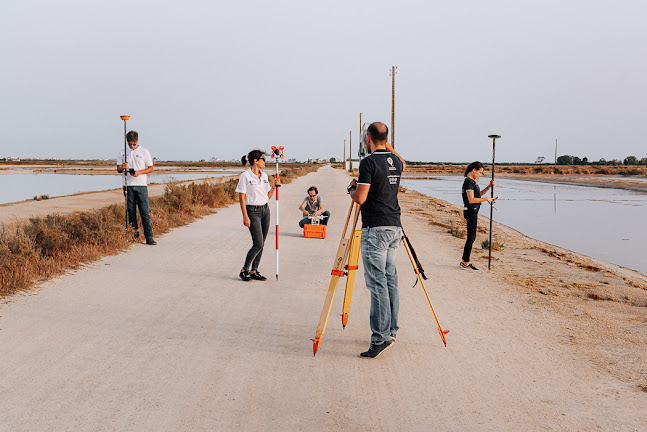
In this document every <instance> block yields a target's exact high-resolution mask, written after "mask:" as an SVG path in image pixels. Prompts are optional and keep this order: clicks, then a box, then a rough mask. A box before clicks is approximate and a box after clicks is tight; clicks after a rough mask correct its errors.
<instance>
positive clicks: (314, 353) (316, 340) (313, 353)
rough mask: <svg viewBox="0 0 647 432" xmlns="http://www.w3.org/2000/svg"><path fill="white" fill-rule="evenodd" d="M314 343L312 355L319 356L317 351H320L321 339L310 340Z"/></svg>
mask: <svg viewBox="0 0 647 432" xmlns="http://www.w3.org/2000/svg"><path fill="white" fill-rule="evenodd" d="M310 340H311V341H312V355H313V356H316V355H317V350H319V344H321V338H319V337H316V338H314V339H310Z"/></svg>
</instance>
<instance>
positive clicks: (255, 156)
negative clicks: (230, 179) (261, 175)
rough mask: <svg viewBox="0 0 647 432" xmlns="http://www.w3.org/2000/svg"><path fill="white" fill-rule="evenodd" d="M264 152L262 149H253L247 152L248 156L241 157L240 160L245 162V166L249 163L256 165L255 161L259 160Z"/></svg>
mask: <svg viewBox="0 0 647 432" xmlns="http://www.w3.org/2000/svg"><path fill="white" fill-rule="evenodd" d="M264 154H265V152H263V151H261V150H252V151H250V152H249V153H248V154H247V156H243V157H242V158H240V162H241V163H242V164H243V166H245V165H247V164H248V163H249V164H250V165H254V161H257V160H259V159H260V158H261V156H263V155H264Z"/></svg>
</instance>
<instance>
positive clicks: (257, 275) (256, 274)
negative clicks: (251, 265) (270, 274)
mask: <svg viewBox="0 0 647 432" xmlns="http://www.w3.org/2000/svg"><path fill="white" fill-rule="evenodd" d="M249 277H250V278H252V279H254V280H259V281H265V280H267V278H266V277H265V276H263V275H262V274H260V273H259V272H257V271H256V272H254V273H250V274H249Z"/></svg>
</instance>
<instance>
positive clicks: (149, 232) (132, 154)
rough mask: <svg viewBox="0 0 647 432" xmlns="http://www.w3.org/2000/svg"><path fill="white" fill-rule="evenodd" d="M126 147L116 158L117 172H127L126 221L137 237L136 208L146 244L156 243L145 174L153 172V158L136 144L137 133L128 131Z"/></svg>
mask: <svg viewBox="0 0 647 432" xmlns="http://www.w3.org/2000/svg"><path fill="white" fill-rule="evenodd" d="M126 141H127V142H128V149H127V150H126V154H125V155H124V152H121V153H119V158H118V159H117V172H119V173H123V172H124V171H126V172H127V175H126V186H127V189H128V192H127V193H128V204H127V207H128V221H129V222H130V226H131V227H133V229H134V230H135V238H138V237H139V226H138V224H137V208H139V215H140V217H141V219H142V225H143V228H144V237H145V238H146V244H147V245H156V244H157V242H156V241H155V238H154V237H153V227H152V226H151V218H150V214H149V208H148V183H147V174H150V173H152V172H153V159H152V158H151V154H150V152H149V151H148V150H146V149H145V148H144V147H142V146H140V145H138V142H139V134H138V133H137V132H135V131H130V132H128V133H127V134H126Z"/></svg>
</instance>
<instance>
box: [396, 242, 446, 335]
mask: <svg viewBox="0 0 647 432" xmlns="http://www.w3.org/2000/svg"><path fill="white" fill-rule="evenodd" d="M402 244H404V248H405V249H406V250H407V255H409V260H411V265H412V266H413V271H414V272H415V273H416V276H417V277H418V282H420V286H421V287H422V291H423V292H424V293H425V297H426V298H427V303H429V309H431V313H432V314H433V316H434V319H435V320H436V326H438V332H439V333H440V337H441V339H442V340H443V343H444V344H445V346H447V340H446V339H445V335H446V334H447V333H449V330H447V331H443V329H442V328H441V327H440V323H439V322H438V317H436V312H434V307H433V306H432V305H431V300H429V295H428V294H427V290H426V289H425V284H424V283H423V282H422V278H421V277H420V270H418V266H417V265H416V260H414V259H413V255H412V254H411V249H409V245H408V244H407V242H406V241H403V242H402Z"/></svg>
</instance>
